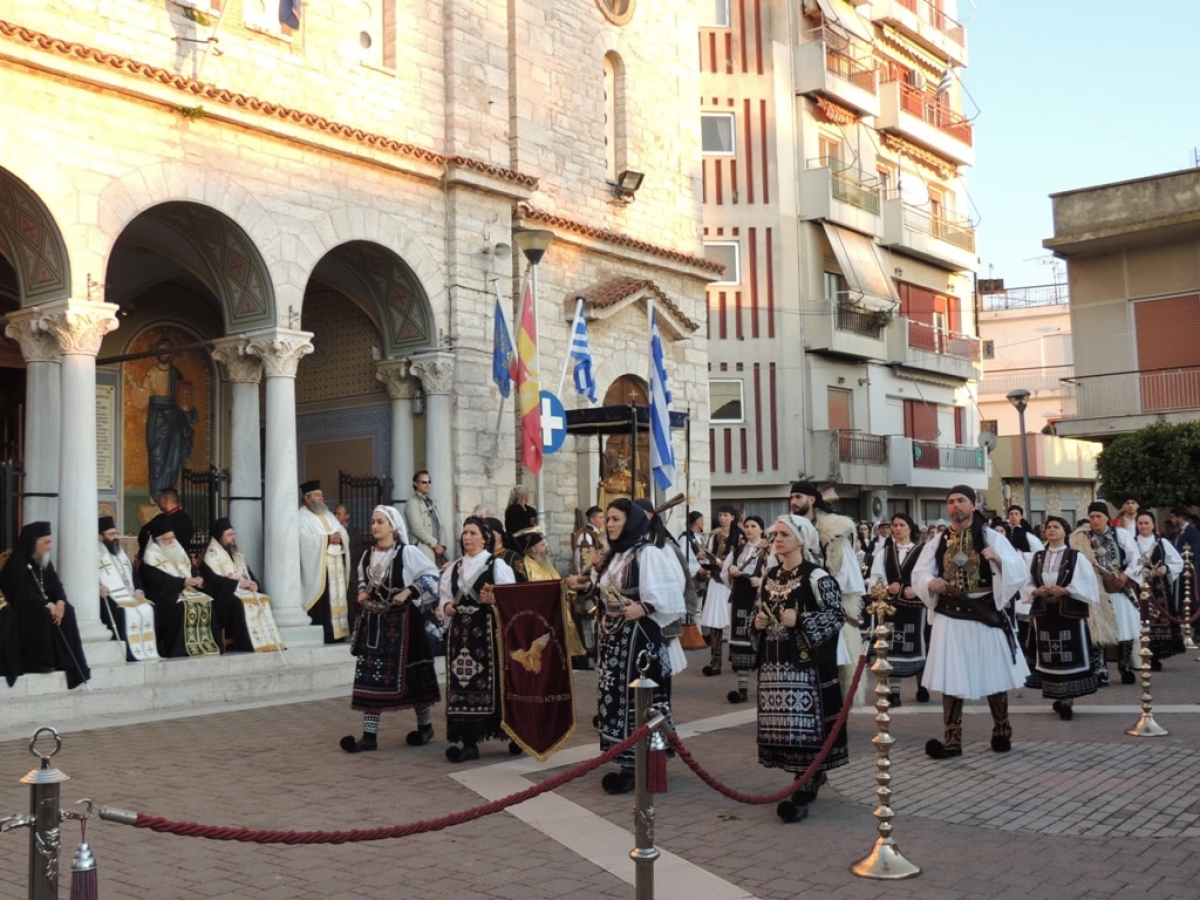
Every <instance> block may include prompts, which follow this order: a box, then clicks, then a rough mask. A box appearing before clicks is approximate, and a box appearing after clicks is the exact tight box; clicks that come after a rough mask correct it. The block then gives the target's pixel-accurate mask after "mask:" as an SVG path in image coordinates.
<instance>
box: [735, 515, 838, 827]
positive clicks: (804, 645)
mask: <svg viewBox="0 0 1200 900" xmlns="http://www.w3.org/2000/svg"><path fill="white" fill-rule="evenodd" d="M772 546H773V548H774V550H775V557H776V559H778V560H779V564H778V565H776V566H774V567H772V568H771V569H770V570H768V572H767V573H766V576H765V577H764V578H763V582H762V586H761V587H760V588H759V594H758V602H757V603H756V604H755V608H754V623H753V624H754V638H753V639H754V644H755V649H756V651H757V663H758V762H759V764H760V765H762V766H765V767H766V768H768V769H783V770H784V771H787V772H791V773H793V774H796V775H798V774H800V773H802V772H804V771H805V770H806V769H807V768H808V767H809V766H810V765H811V764H812V762H813V761H814V760H815V759H816V758H817V756H818V755H819V754H820V752H821V749H822V747H823V746H824V744H825V741H826V740H827V739H828V738H829V735H830V732H831V731H832V729H833V727H834V723H835V722H836V721H837V718H838V715H839V714H840V713H841V711H842V688H841V685H840V684H839V682H838V664H837V648H838V635H839V634H840V633H841V630H842V626H843V625H844V624H845V621H846V615H845V611H844V610H843V608H842V592H841V589H840V588H839V587H838V583H837V580H836V579H834V578H833V576H831V575H830V574H829V573H828V572H826V571H825V570H824V569H822V568H821V567H820V566H819V565H818V564H817V560H818V559H819V558H820V552H821V546H820V539H819V538H818V536H817V530H816V528H815V527H813V524H812V523H811V522H810V521H809V520H808V519H807V518H805V517H804V516H798V515H794V514H793V515H787V516H780V517H779V518H778V519H777V520H776V521H775V525H774V535H773V542H772ZM848 760H849V751H848V750H847V746H846V731H845V729H844V728H843V729H842V730H841V731H840V732H839V733H838V735H837V737H836V738H835V739H834V741H833V746H832V747H831V749H830V751H829V755H828V756H827V757H826V759H825V762H824V763H823V764H822V766H821V771H820V772H818V773H817V774H816V775H815V776H814V777H813V778H812V779H811V780H810V781H809V782H808V783H807V784H806V785H805V786H804V787H802V788H800V789H799V790H797V791H796V792H795V793H794V794H792V799H791V800H785V801H783V802H782V803H780V804H779V806H778V807H776V813H777V814H778V815H779V818H781V819H782V820H783V821H784V822H798V821H800V820H801V819H804V818H805V817H807V815H808V807H809V805H810V804H812V802H813V801H815V800H816V799H817V792H818V791H819V790H820V787H821V785H823V784H824V783H825V782H826V780H827V776H826V775H825V772H826V771H828V770H829V769H834V768H837V767H838V766H844V765H845V764H846V763H847V761H848Z"/></svg>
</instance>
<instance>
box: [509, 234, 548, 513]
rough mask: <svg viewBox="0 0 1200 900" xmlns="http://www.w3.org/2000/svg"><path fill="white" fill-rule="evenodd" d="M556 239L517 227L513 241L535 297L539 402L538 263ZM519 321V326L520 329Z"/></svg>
mask: <svg viewBox="0 0 1200 900" xmlns="http://www.w3.org/2000/svg"><path fill="white" fill-rule="evenodd" d="M553 240H554V232H553V231H546V230H544V229H540V228H517V229H515V230H514V231H513V243H514V244H516V245H517V249H518V250H520V251H521V253H522V254H523V255H524V257H525V259H526V260H527V261H528V263H529V270H530V295H531V296H532V298H533V303H532V305H533V330H534V333H535V334H536V335H537V341H536V343H535V344H534V357H533V358H534V366H535V367H536V368H537V373H538V391H539V397H538V401H537V402H538V403H539V404H540V403H541V402H542V400H541V396H540V392H541V378H542V329H541V326H540V325H539V324H538V263H540V262H541V261H542V257H543V256H545V255H546V249H547V248H548V247H549V246H550V242H551V241H553ZM520 327H521V326H520V324H519V323H518V325H517V328H518V329H520ZM538 440H541V435H538ZM545 465H546V462H545V460H544V459H543V460H542V468H545ZM542 468H539V469H538V471H537V502H538V508H539V509H540V510H541V513H540V515H541V519H542V521H541V526H542V530H543V532H545V533H546V534H547V536H548V535H549V532H550V528H549V525H550V513H549V510H547V509H546V498H545V495H544V494H543V493H542Z"/></svg>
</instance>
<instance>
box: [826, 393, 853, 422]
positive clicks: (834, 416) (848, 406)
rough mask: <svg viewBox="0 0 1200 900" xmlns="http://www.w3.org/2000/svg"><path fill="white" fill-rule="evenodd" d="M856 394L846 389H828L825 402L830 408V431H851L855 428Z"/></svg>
mask: <svg viewBox="0 0 1200 900" xmlns="http://www.w3.org/2000/svg"><path fill="white" fill-rule="evenodd" d="M853 398H854V393H853V391H848V390H846V389H845V388H835V387H827V388H826V389H825V402H826V405H827V406H828V407H829V430H830V431H850V430H851V429H852V428H853V427H854V403H853Z"/></svg>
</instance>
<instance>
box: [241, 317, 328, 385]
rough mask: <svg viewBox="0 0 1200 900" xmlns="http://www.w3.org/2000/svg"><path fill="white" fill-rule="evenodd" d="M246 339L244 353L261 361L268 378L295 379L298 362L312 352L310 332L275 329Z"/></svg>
mask: <svg viewBox="0 0 1200 900" xmlns="http://www.w3.org/2000/svg"><path fill="white" fill-rule="evenodd" d="M246 337H247V341H246V352H247V353H248V354H250V355H251V356H257V357H259V358H260V359H262V363H263V369H264V370H265V372H266V376H267V377H268V378H295V377H296V367H297V366H299V365H300V360H301V359H302V358H303V357H305V356H307V355H308V354H310V353H312V352H313V345H312V332H311V331H295V330H293V329H291V328H276V329H274V330H272V331H260V332H257V333H255V334H248V335H246Z"/></svg>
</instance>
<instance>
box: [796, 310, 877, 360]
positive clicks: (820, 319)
mask: <svg viewBox="0 0 1200 900" xmlns="http://www.w3.org/2000/svg"><path fill="white" fill-rule="evenodd" d="M814 312H815V313H816V314H814V315H811V316H807V317H806V319H805V326H804V328H805V337H806V338H807V341H808V343H807V348H808V349H809V350H812V351H813V352H816V353H832V354H834V355H836V356H849V357H854V358H856V359H879V360H882V359H884V358H885V357H886V355H887V348H888V341H887V337H888V326H889V322H894V320H892V319H891V318H890V317H889V316H888V315H887V314H886V313H880V312H873V311H871V310H866V309H862V308H860V307H857V306H852V305H850V304H849V303H846V302H843V301H833V300H829V299H826V300H825V301H824V303H823V304H822V305H821V308H820V309H819V310H816V311H814ZM829 312H832V313H833V315H828V314H827V313H829Z"/></svg>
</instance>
